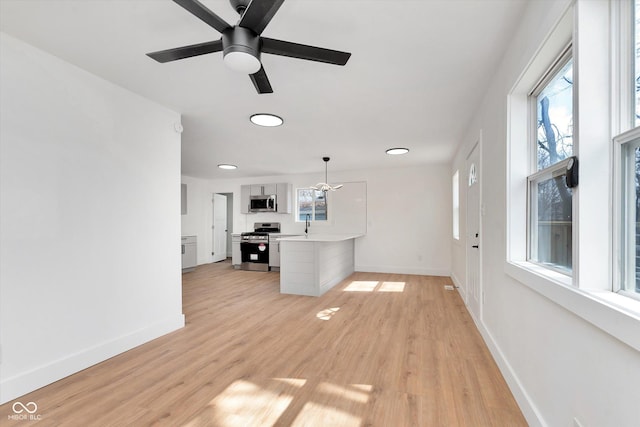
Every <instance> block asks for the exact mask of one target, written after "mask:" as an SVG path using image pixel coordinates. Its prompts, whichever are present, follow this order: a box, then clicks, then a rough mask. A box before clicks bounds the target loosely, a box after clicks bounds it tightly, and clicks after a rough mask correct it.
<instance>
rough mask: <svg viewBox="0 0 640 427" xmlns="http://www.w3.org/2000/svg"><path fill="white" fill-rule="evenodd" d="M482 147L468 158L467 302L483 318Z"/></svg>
mask: <svg viewBox="0 0 640 427" xmlns="http://www.w3.org/2000/svg"><path fill="white" fill-rule="evenodd" d="M479 151H480V148H479V144H476V146H475V147H474V148H473V150H472V151H471V153H470V154H469V157H468V158H467V164H466V166H467V186H468V187H467V238H466V244H467V292H466V299H467V301H466V303H467V307H469V311H470V312H471V314H472V315H473V316H474V317H475V318H476V320H478V321H479V320H481V319H482V275H481V271H480V268H481V264H480V260H481V250H482V247H481V245H480V241H481V236H480V209H481V200H480V197H481V195H480V154H479Z"/></svg>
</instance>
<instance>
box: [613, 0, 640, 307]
mask: <svg viewBox="0 0 640 427" xmlns="http://www.w3.org/2000/svg"><path fill="white" fill-rule="evenodd" d="M631 9H632V10H629V11H628V12H629V13H628V14H627V15H628V19H629V21H631V22H633V25H631V31H630V33H631V34H629V33H627V34H622V35H621V37H620V39H619V40H620V44H621V46H620V47H621V51H622V52H623V53H622V55H621V57H624V56H625V54H624V52H625V51H626V52H627V55H628V56H629V57H631V58H633V60H632V64H633V65H632V66H631V67H630V68H632V70H628V69H625V67H624V65H623V66H622V67H620V68H621V69H620V74H621V81H623V82H626V85H625V84H624V83H623V86H622V88H621V92H623V94H622V95H621V98H622V99H626V98H631V99H633V100H634V102H633V103H634V108H633V109H630V111H629V112H628V114H627V115H626V117H622V120H621V123H623V125H622V128H621V129H620V130H621V131H626V132H624V133H622V134H621V135H618V136H616V137H615V138H614V143H615V156H616V158H615V164H616V166H617V170H615V171H614V173H615V182H616V186H615V187H616V188H615V194H616V197H617V202H616V204H617V206H616V208H617V210H616V212H618V214H617V218H616V221H617V224H618V227H617V230H616V231H617V237H618V238H617V245H616V246H617V247H616V248H615V249H616V251H617V252H618V256H617V257H616V258H617V260H618V262H617V267H618V271H617V273H618V274H617V277H618V281H617V282H618V283H614V288H617V289H614V290H618V291H620V292H622V293H624V294H627V295H629V296H634V297H636V298H640V0H635V1H634V2H633V7H632V8H631ZM623 16H624V15H623ZM622 64H624V62H623V63H622ZM626 76H628V78H626ZM624 92H626V94H627V96H626V97H625V96H624ZM621 111H622V114H623V115H624V114H625V110H624V108H621ZM625 123H629V124H630V126H627V127H625V126H624V124H625ZM628 129H629V130H628Z"/></svg>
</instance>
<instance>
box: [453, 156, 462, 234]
mask: <svg viewBox="0 0 640 427" xmlns="http://www.w3.org/2000/svg"><path fill="white" fill-rule="evenodd" d="M451 181H452V182H451V187H452V190H451V198H452V209H453V215H452V216H453V218H452V220H453V230H452V233H453V239H454V240H456V241H459V240H460V170H459V169H456V171H455V172H454V174H453V176H452V177H451Z"/></svg>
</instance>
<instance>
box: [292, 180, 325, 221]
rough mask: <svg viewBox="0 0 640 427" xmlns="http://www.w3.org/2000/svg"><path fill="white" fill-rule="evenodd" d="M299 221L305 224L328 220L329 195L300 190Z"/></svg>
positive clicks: (297, 199)
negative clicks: (305, 222)
mask: <svg viewBox="0 0 640 427" xmlns="http://www.w3.org/2000/svg"><path fill="white" fill-rule="evenodd" d="M296 212H297V216H296V218H297V221H301V222H304V221H305V220H306V219H307V215H308V218H309V219H310V220H311V221H326V220H327V195H326V193H325V192H324V191H318V190H314V189H309V188H299V189H298V190H297V191H296Z"/></svg>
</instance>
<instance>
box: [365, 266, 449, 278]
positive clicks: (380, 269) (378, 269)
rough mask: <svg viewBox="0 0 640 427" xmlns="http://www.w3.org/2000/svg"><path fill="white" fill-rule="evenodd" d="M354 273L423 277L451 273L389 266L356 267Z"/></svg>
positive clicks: (439, 270)
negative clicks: (415, 275)
mask: <svg viewBox="0 0 640 427" xmlns="http://www.w3.org/2000/svg"><path fill="white" fill-rule="evenodd" d="M355 271H359V272H364V273H393V274H420V275H423V276H450V275H451V271H449V270H441V269H429V268H412V267H395V266H390V265H358V264H356V266H355Z"/></svg>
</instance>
